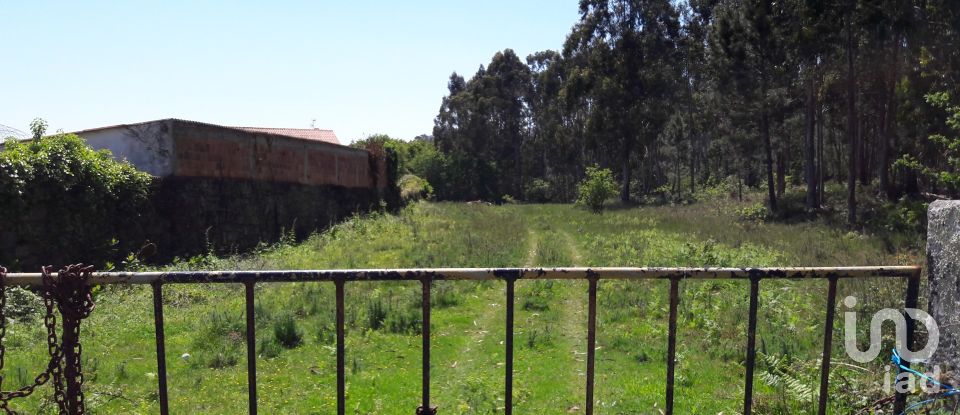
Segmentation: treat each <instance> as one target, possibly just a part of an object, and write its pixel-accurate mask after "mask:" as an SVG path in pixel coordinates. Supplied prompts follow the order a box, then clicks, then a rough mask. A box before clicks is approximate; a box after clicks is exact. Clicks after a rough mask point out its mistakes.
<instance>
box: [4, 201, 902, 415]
mask: <svg viewBox="0 0 960 415" xmlns="http://www.w3.org/2000/svg"><path fill="white" fill-rule="evenodd" d="M751 203H752V202H749V201H745V202H743V204H733V203H702V204H696V205H690V206H664V207H643V208H629V209H626V208H624V209H614V210H612V211H608V212H607V213H604V214H602V215H596V214H591V213H589V212H587V211H586V210H584V209H580V208H576V207H573V206H570V205H504V206H487V205H482V204H476V205H467V204H453V203H426V202H421V203H418V204H414V205H411V206H409V207H407V208H405V209H404V210H403V211H401V212H400V213H399V214H397V215H388V214H374V215H371V216H368V217H355V218H353V219H351V220H349V221H346V222H344V223H341V224H339V225H336V226H335V227H333V228H331V229H330V230H328V231H326V232H324V233H322V234H317V235H315V236H313V237H311V238H309V239H308V240H306V241H303V242H301V243H295V242H294V241H291V240H287V241H284V242H281V243H279V244H276V245H273V246H264V247H262V249H259V250H257V251H256V252H253V253H250V254H245V255H236V256H231V257H225V258H220V257H215V256H212V255H209V256H202V257H196V258H192V259H189V260H182V261H178V262H176V263H174V264H172V265H169V266H167V267H165V268H164V269H171V270H174V269H210V270H213V269H317V268H366V267H372V268H384V267H389V268H394V267H441V266H442V267H499V266H575V265H576V266H777V265H804V266H816V265H824V266H827V265H878V264H911V263H916V262H917V261H918V259H917V257H916V256H915V254H914V252H916V251H915V249H916V247H911V246H909V244H904V243H902V242H892V240H891V239H890V238H879V237H871V236H862V235H860V234H853V233H847V232H846V231H842V230H838V229H837V228H835V227H832V226H828V225H827V224H825V223H822V222H813V223H805V224H792V225H788V224H779V223H764V222H758V221H754V220H749V219H747V220H745V219H742V217H743V216H742V213H743V209H744V208H745V207H749V206H750V204H751ZM738 211H739V212H740V213H737V212H738ZM128 265H129V266H130V267H136V264H135V263H134V264H128ZM599 287H600V288H599V298H598V303H599V306H598V309H599V320H598V350H597V379H596V385H597V386H596V387H597V399H598V400H599V403H598V407H597V413H600V414H658V413H660V412H659V409H660V408H662V406H663V398H662V397H663V394H664V392H663V390H664V382H665V380H664V379H665V356H666V343H667V330H666V323H667V322H666V320H667V306H668V303H667V289H668V285H667V284H666V283H664V282H662V281H601V282H600V286H599ZM747 287H748V285H747V284H746V283H744V282H737V281H685V282H683V283H682V284H681V302H680V317H679V336H680V337H679V341H678V360H679V366H678V375H677V411H678V412H677V413H720V412H723V413H727V414H729V413H736V412H737V411H739V410H740V409H739V408H740V407H741V402H742V392H743V382H742V376H743V372H744V369H743V359H744V345H745V342H746V338H745V330H746V328H745V326H746V314H747V294H748V288H747ZM503 289H504V284H503V283H502V282H500V281H489V282H476V283H474V282H437V283H436V285H435V288H434V296H433V302H434V304H433V307H434V314H433V339H432V341H433V343H432V364H433V389H432V390H433V393H434V396H433V399H432V402H434V403H435V404H436V405H438V406H439V407H440V408H441V412H442V413H445V414H487V413H498V412H502V406H503V359H504V351H503V339H504V333H503V327H504V290H503ZM903 289H904V284H903V283H902V282H900V281H888V280H884V281H843V282H841V283H840V290H841V297H840V298H843V297H842V296H843V295H846V294H848V293H856V294H857V295H858V296H859V297H860V298H861V305H862V306H865V307H866V308H868V309H869V308H878V307H887V306H889V307H895V306H898V305H899V304H900V300H899V299H900V298H902V295H903ZM346 290H347V291H346V302H347V311H346V319H347V345H346V350H347V356H346V362H347V382H348V385H347V405H348V412H349V413H356V414H409V413H412V411H413V410H414V408H416V407H417V406H418V403H419V393H420V337H419V330H420V324H421V321H420V309H419V308H420V304H419V285H418V283H413V282H411V283H363V282H357V283H348V284H347V286H346ZM825 292H826V282H825V281H783V282H779V281H778V282H772V281H771V282H763V283H762V284H761V299H760V300H761V303H760V304H761V307H760V313H761V314H760V318H759V321H760V328H759V330H760V331H759V338H758V350H759V352H760V355H759V358H758V361H759V363H758V377H757V380H756V388H757V391H756V394H757V395H756V396H757V399H756V402H757V403H756V412H757V413H765V414H782V413H791V414H795V413H812V412H813V411H814V409H815V402H814V401H815V399H816V390H817V389H816V385H818V368H819V362H818V361H817V358H818V356H819V350H820V347H821V346H820V345H821V344H822V330H823V328H822V323H823V316H824V313H825V304H824V298H825ZM333 296H334V287H333V284H330V283H289V284H269V285H267V284H261V285H258V286H257V289H256V297H257V303H256V315H257V336H258V350H259V360H258V374H259V397H260V407H261V410H262V412H263V413H311V414H313V413H315V414H329V413H333V412H334V411H335V393H336V386H335V385H336V383H335V376H336V373H335V372H336V371H335V347H334V346H335V343H334V341H335V340H334V339H335V330H334V298H333ZM586 300H587V296H586V284H585V282H583V281H558V282H554V281H520V282H518V283H517V303H516V304H517V315H516V330H517V331H516V364H515V370H516V375H515V404H516V409H517V413H531V414H533V413H542V414H551V413H582V406H583V399H584V386H583V384H584V380H585V374H584V371H585V356H586V350H585V344H586V311H585V309H586ZM165 306H166V341H167V353H168V355H167V359H168V370H169V380H170V399H171V411H172V412H173V413H242V412H244V411H245V410H246V366H245V363H244V361H245V345H244V340H243V339H244V336H243V332H244V315H243V288H242V286H234V285H176V286H167V287H165ZM861 314H864V313H861ZM839 326H841V324H838V329H837V332H836V333H835V335H836V336H837V338H836V339H835V341H834V344H835V345H838V346H837V349H836V350H835V351H834V358H835V359H836V360H838V361H839V362H841V363H840V364H837V365H836V366H835V368H834V380H833V383H832V385H833V390H832V397H833V398H832V401H833V410H834V412H833V413H848V412H851V410H853V409H857V408H860V407H863V406H865V405H866V404H868V403H869V401H872V400H873V399H876V398H878V397H879V396H878V395H877V393H878V392H877V391H879V385H880V382H881V381H882V375H883V368H882V367H881V366H879V364H880V362H878V365H877V366H876V367H856V366H849V365H844V364H842V362H844V361H845V360H847V359H846V355H845V354H844V353H843V351H842V349H841V347H842V343H843V342H842V341H841V338H840V337H839V336H840V334H841V332H840V329H839ZM861 326H864V325H863V324H861ZM83 330H84V333H83V337H82V338H83V340H84V341H83V346H84V357H85V360H86V361H85V363H84V364H85V366H84V370H85V375H86V376H85V378H86V380H87V387H88V391H87V401H88V408H91V409H92V410H94V411H95V413H155V412H157V410H158V409H157V408H158V403H157V394H156V365H155V358H156V357H155V354H154V350H155V349H154V342H153V339H154V337H153V336H154V334H153V316H152V301H151V296H150V289H149V287H146V286H138V287H121V286H111V287H104V288H103V289H101V290H100V291H98V293H97V309H96V311H95V312H94V314H93V316H92V317H91V318H90V319H89V320H87V321H85V322H84V326H83ZM43 339H44V334H43V331H42V327H41V325H40V319H39V315H38V314H36V313H35V312H34V313H30V312H28V313H27V317H24V318H23V319H21V320H20V321H18V322H16V323H14V324H13V326H12V327H11V328H10V329H9V330H8V340H7V346H8V348H7V353H6V355H7V368H8V376H7V379H6V382H5V386H8V387H14V386H19V385H21V384H25V383H26V382H28V380H31V379H32V376H33V375H34V374H35V373H36V372H37V371H39V370H40V368H41V367H42V365H43V364H44V357H43V356H44V349H43V347H42V345H43V344H44V343H43ZM12 368H16V369H15V370H14V371H13V372H10V370H11V369H12ZM45 393H46V391H45V390H44V391H43V392H38V395H40V396H38V397H32V398H30V399H29V400H28V401H26V402H17V403H16V404H15V405H16V406H17V407H18V408H21V409H22V410H24V411H25V412H28V413H32V412H49V411H50V410H51V408H52V407H51V405H50V401H49V397H47V396H44V395H45Z"/></svg>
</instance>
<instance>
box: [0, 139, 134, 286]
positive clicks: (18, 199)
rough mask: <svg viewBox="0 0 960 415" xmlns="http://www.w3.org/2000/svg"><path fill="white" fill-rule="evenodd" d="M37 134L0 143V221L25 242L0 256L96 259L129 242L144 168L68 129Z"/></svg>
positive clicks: (7, 260)
mask: <svg viewBox="0 0 960 415" xmlns="http://www.w3.org/2000/svg"><path fill="white" fill-rule="evenodd" d="M41 135H42V131H38V132H37V137H35V138H34V139H33V140H31V141H25V142H16V141H12V142H11V141H8V142H6V143H5V146H4V148H3V150H2V151H0V223H4V224H9V226H10V227H12V229H11V231H12V235H14V236H15V239H16V242H17V243H18V245H22V246H25V247H31V248H32V250H31V252H20V253H17V252H13V250H7V249H0V263H3V264H5V265H7V266H8V267H13V268H14V269H16V268H21V267H22V266H31V267H33V266H37V265H38V264H39V262H38V261H42V262H43V263H44V264H47V263H49V264H52V265H55V266H61V265H64V264H66V263H70V262H86V263H94V264H97V265H102V264H105V263H106V262H107V261H109V260H114V259H122V258H123V257H124V256H125V255H126V254H127V253H129V252H131V251H135V250H137V249H138V248H139V247H140V246H139V245H140V244H141V243H142V241H143V232H142V229H144V222H145V221H146V220H147V219H148V218H147V216H148V215H147V212H149V209H146V206H147V204H146V202H147V197H148V193H149V187H150V182H151V180H150V176H149V175H148V174H146V173H143V172H140V171H137V170H136V169H135V168H134V167H133V166H132V165H130V164H129V163H126V162H118V161H116V160H114V159H113V157H112V156H111V154H110V152H109V151H106V150H101V151H95V150H93V149H92V148H91V147H90V146H88V145H87V144H86V143H85V142H84V141H83V139H82V138H80V137H79V136H76V135H74V134H57V135H55V136H50V137H40V136H41ZM0 242H3V241H0ZM15 255H16V256H18V257H19V258H15V257H14V256H15ZM18 259H19V261H18ZM21 264H22V265H21Z"/></svg>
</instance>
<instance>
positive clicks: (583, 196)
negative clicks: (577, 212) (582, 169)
mask: <svg viewBox="0 0 960 415" xmlns="http://www.w3.org/2000/svg"><path fill="white" fill-rule="evenodd" d="M577 193H578V196H577V204H578V205H582V206H587V207H589V208H590V210H592V211H593V212H594V213H600V212H603V204H604V203H606V201H607V199H609V198H611V197H613V196H614V195H616V194H617V182H615V181H614V180H613V172H611V171H610V169H601V168H600V167H598V166H595V165H594V166H590V167H587V174H586V177H585V178H584V179H583V181H582V182H580V185H579V186H578V188H577Z"/></svg>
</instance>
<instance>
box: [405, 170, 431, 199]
mask: <svg viewBox="0 0 960 415" xmlns="http://www.w3.org/2000/svg"><path fill="white" fill-rule="evenodd" d="M397 185H398V186H399V187H400V199H401V200H403V203H409V202H415V201H417V200H425V199H430V198H431V197H433V186H431V185H430V183H429V182H427V181H426V180H425V179H422V178H420V177H418V176H416V175H413V174H405V175H403V177H401V178H400V181H399V182H397Z"/></svg>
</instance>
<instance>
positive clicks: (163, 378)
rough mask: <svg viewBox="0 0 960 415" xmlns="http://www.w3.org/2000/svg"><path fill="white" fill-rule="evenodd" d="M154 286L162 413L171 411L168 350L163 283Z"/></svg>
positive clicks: (154, 316) (158, 384)
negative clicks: (168, 392)
mask: <svg viewBox="0 0 960 415" xmlns="http://www.w3.org/2000/svg"><path fill="white" fill-rule="evenodd" d="M151 285H152V286H153V327H154V333H155V334H156V338H157V389H158V395H159V399H160V415H168V414H169V413H170V404H169V402H168V400H167V351H166V344H165V343H166V341H165V339H164V335H163V284H162V283H161V282H159V281H156V282H154V283H153V284H151Z"/></svg>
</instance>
